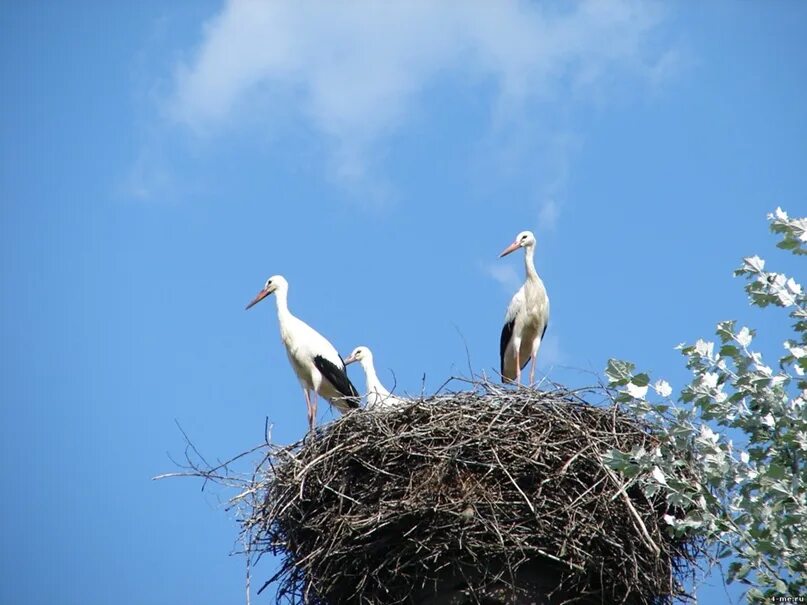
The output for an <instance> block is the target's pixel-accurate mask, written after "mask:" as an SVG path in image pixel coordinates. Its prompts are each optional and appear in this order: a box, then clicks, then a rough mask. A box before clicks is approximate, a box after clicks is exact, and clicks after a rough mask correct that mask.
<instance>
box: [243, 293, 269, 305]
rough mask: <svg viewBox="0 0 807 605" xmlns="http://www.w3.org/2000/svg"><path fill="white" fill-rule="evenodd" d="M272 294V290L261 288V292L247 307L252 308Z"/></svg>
mask: <svg viewBox="0 0 807 605" xmlns="http://www.w3.org/2000/svg"><path fill="white" fill-rule="evenodd" d="M270 294H271V292H269V290H261V291H260V292H258V295H257V296H256V297H255V298H253V299H252V302H251V303H249V304H248V305H247V309H251V308H252V307H254V306H255V305H257V304H258V303H259V302H261V301H262V300H263V299H264V298H266V297H267V296H269V295H270ZM245 310H246V309H245Z"/></svg>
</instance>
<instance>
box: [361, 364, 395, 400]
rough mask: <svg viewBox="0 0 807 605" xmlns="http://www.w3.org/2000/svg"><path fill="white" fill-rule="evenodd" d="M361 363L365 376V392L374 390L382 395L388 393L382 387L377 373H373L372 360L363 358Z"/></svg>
mask: <svg viewBox="0 0 807 605" xmlns="http://www.w3.org/2000/svg"><path fill="white" fill-rule="evenodd" d="M361 365H362V367H363V368H364V374H365V376H367V392H368V393H372V392H373V391H375V392H376V393H378V394H379V395H382V396H384V395H389V391H388V390H387V389H385V388H384V385H383V384H381V381H380V380H379V379H378V375H377V374H376V373H375V366H374V365H373V362H372V360H369V359H363V360H362V363H361Z"/></svg>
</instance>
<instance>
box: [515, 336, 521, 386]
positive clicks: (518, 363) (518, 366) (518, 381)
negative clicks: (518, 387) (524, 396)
mask: <svg viewBox="0 0 807 605" xmlns="http://www.w3.org/2000/svg"><path fill="white" fill-rule="evenodd" d="M520 348H521V345H519V346H518V347H516V384H521V357H520V356H519V353H521V351H519V349H520Z"/></svg>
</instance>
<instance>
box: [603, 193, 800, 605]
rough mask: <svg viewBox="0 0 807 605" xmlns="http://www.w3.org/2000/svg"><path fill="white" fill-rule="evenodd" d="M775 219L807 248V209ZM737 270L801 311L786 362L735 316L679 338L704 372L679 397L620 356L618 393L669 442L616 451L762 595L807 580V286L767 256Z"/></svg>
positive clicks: (683, 529)
mask: <svg viewBox="0 0 807 605" xmlns="http://www.w3.org/2000/svg"><path fill="white" fill-rule="evenodd" d="M768 220H769V221H770V227H771V230H772V231H773V232H774V233H775V234H777V235H779V236H780V238H781V239H780V241H779V243H778V247H779V248H782V249H784V250H789V251H791V252H792V253H793V254H796V255H805V254H807V249H806V248H807V218H798V219H792V218H790V217H788V215H787V214H786V213H785V212H783V211H782V210H781V209H779V208H777V210H776V211H775V212H774V213H773V214H770V215H768ZM735 275H736V276H739V277H743V278H745V279H746V282H747V283H746V285H745V290H746V292H747V293H748V296H749V300H750V302H751V304H752V305H754V306H756V307H761V308H764V307H769V306H775V307H781V308H784V309H786V310H787V311H788V314H789V316H790V318H791V319H792V320H793V325H792V337H791V338H789V339H788V340H786V341H785V342H784V351H783V354H780V357H779V363H778V364H777V366H776V367H772V366H771V365H768V364H767V363H766V362H765V360H764V359H763V356H762V354H761V353H760V352H758V351H756V350H754V348H753V346H752V344H753V342H754V338H755V336H756V332H755V330H753V329H751V328H748V327H744V326H743V327H739V328H738V326H737V323H736V322H735V321H722V322H720V323H719V324H717V330H716V336H717V338H716V339H714V340H698V341H697V342H695V343H694V344H685V345H679V347H678V348H679V349H680V351H681V353H682V354H683V355H684V357H685V358H686V365H687V368H689V370H690V371H691V374H692V379H691V381H690V382H689V384H687V385H686V386H684V387H683V388H682V389H681V391H680V394H679V395H678V398H677V401H676V402H673V401H672V400H671V399H670V395H671V394H672V388H671V387H670V385H669V384H668V383H667V382H666V381H664V380H657V381H656V382H652V380H651V378H650V376H649V374H647V373H645V372H637V370H636V367H635V366H634V365H633V364H632V363H629V362H625V361H619V360H613V359H612V360H610V361H609V362H608V367H607V369H606V375H607V377H608V379H609V382H610V383H611V385H612V386H613V387H615V388H616V390H617V394H616V399H617V401H618V402H620V403H621V404H624V405H625V406H627V407H629V408H630V409H632V410H633V411H634V412H637V413H639V414H641V415H642V416H644V417H645V418H646V419H647V420H648V421H650V422H651V423H653V424H655V425H656V426H658V427H659V429H660V431H659V432H660V435H661V437H662V443H661V445H660V446H659V447H657V448H655V450H654V451H644V450H642V449H637V450H635V451H631V452H619V451H612V452H610V453H609V454H608V456H607V460H606V461H607V462H608V464H610V466H611V467H612V468H614V469H616V470H618V471H620V472H621V473H623V475H624V476H625V477H626V478H627V479H628V480H630V481H631V482H636V483H638V484H639V485H641V486H642V488H643V489H644V491H645V492H646V493H647V494H648V495H653V494H656V493H658V492H659V491H661V490H663V492H664V493H665V494H666V498H667V500H668V502H669V503H670V504H672V505H677V506H678V507H680V509H681V510H685V511H687V512H686V514H685V515H681V516H673V515H668V516H665V520H666V522H667V524H668V531H669V532H671V533H672V534H677V535H688V536H692V535H697V536H701V537H704V538H706V539H707V540H708V541H710V542H711V543H712V544H714V545H715V548H714V555H715V557H716V559H722V560H726V561H727V562H728V568H727V578H728V581H729V582H733V581H739V582H743V583H746V584H748V585H749V590H748V593H747V597H748V600H749V601H750V602H760V603H761V602H766V601H768V600H769V599H770V598H771V597H773V596H777V595H789V596H799V595H802V596H803V595H804V592H805V590H807V492H806V490H805V485H807V466H806V465H805V458H807V378H806V374H807V296H805V293H804V291H803V289H802V287H801V285H800V284H799V283H797V282H796V281H795V280H794V279H793V278H792V277H789V276H787V275H784V274H782V273H776V272H770V271H766V270H765V261H764V260H762V259H761V258H759V257H757V256H753V257H748V258H745V259H743V263H742V265H741V266H740V268H738V269H737V270H736V271H735ZM729 436H731V437H734V440H732V439H730V438H729ZM734 441H736V443H735V442H734ZM681 452H686V456H688V458H689V459H688V460H686V461H685V460H682V459H681V455H682V454H681ZM685 464H686V465H688V466H690V467H694V469H695V473H696V477H695V478H694V480H693V481H691V482H683V481H681V480H679V479H676V472H675V471H676V469H677V468H678V467H681V466H683V465H685ZM678 476H680V473H678Z"/></svg>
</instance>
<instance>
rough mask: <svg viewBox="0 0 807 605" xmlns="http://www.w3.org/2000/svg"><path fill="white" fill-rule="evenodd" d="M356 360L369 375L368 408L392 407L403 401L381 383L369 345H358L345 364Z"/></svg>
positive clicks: (367, 375) (365, 373)
mask: <svg viewBox="0 0 807 605" xmlns="http://www.w3.org/2000/svg"><path fill="white" fill-rule="evenodd" d="M354 361H358V362H359V365H361V367H362V369H363V370H364V375H365V376H366V377H367V409H370V410H373V409H375V410H383V409H390V408H394V407H396V406H399V405H401V404H402V403H403V400H402V399H399V398H398V397H395V395H391V394H390V392H389V391H388V390H387V389H385V388H384V385H383V384H381V381H380V380H379V379H378V375H377V374H376V373H375V365H373V353H372V351H370V349H369V348H368V347H356V348H355V349H353V352H352V353H351V354H350V356H349V357H348V358H347V359H345V365H350V364H351V363H353V362H354Z"/></svg>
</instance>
